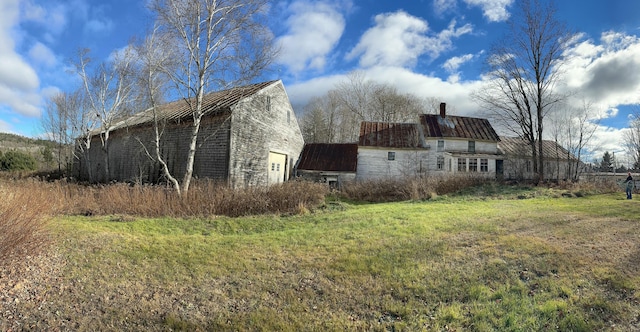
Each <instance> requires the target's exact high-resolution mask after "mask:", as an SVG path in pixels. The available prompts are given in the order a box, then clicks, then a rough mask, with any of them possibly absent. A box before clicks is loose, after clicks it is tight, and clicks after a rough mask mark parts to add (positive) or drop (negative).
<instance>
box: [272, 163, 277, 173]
mask: <svg viewBox="0 0 640 332" xmlns="http://www.w3.org/2000/svg"><path fill="white" fill-rule="evenodd" d="M271 170H272V171H275V170H276V163H271Z"/></svg>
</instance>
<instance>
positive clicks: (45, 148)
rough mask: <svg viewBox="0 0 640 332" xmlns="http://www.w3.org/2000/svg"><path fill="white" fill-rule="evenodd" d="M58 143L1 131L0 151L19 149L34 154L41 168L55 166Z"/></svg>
mask: <svg viewBox="0 0 640 332" xmlns="http://www.w3.org/2000/svg"><path fill="white" fill-rule="evenodd" d="M57 149H58V144H57V143H56V142H54V141H51V140H45V139H35V138H29V137H24V136H20V135H16V134H10V133H0V152H1V153H5V152H7V151H11V150H17V151H21V152H25V153H28V154H29V155H31V156H33V157H34V159H35V160H36V162H37V167H38V169H40V170H46V169H50V168H52V167H54V166H55V161H56V155H57V153H56V152H55V151H57Z"/></svg>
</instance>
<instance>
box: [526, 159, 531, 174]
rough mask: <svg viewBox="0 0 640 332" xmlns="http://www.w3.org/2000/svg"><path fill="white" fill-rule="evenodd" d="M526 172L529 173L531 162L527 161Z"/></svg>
mask: <svg viewBox="0 0 640 332" xmlns="http://www.w3.org/2000/svg"><path fill="white" fill-rule="evenodd" d="M526 167H527V172H531V160H527V165H526Z"/></svg>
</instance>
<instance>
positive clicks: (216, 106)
mask: <svg viewBox="0 0 640 332" xmlns="http://www.w3.org/2000/svg"><path fill="white" fill-rule="evenodd" d="M280 82H281V81H280V80H273V81H267V82H262V83H256V84H249V85H245V86H240V87H235V88H231V89H227V90H222V91H216V92H211V93H207V94H205V95H204V96H203V100H202V110H203V113H204V114H205V115H207V114H214V113H218V112H221V111H225V110H230V109H231V107H233V106H235V105H236V104H238V102H240V101H241V100H242V99H244V98H247V97H249V96H252V95H254V94H256V93H258V92H259V91H261V90H262V89H264V88H266V87H268V86H270V85H272V84H274V83H280ZM193 103H195V98H191V99H178V100H175V101H172V102H169V103H166V104H162V105H160V106H158V107H157V108H156V114H157V116H158V118H159V119H161V120H173V121H179V120H182V119H186V118H189V119H190V118H191V114H192V113H191V109H192V108H191V105H192V104H193ZM194 106H195V105H194ZM152 121H153V109H152V108H149V109H147V110H144V111H142V112H140V113H136V114H134V115H132V116H130V117H128V118H125V119H123V120H120V121H118V122H116V123H114V124H113V125H112V126H111V130H116V129H120V128H125V127H133V126H138V125H143V124H147V123H151V122H152Z"/></svg>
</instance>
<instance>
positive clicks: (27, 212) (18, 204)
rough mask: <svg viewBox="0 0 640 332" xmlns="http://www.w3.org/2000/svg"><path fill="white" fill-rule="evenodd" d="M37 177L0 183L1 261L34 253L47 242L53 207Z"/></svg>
mask: <svg viewBox="0 0 640 332" xmlns="http://www.w3.org/2000/svg"><path fill="white" fill-rule="evenodd" d="M40 188H41V187H40V183H39V182H37V181H20V182H10V183H0V264H2V263H4V262H5V261H8V260H10V259H11V258H14V259H15V258H17V257H20V256H27V255H34V254H36V253H37V252H38V250H39V249H42V248H44V247H45V244H46V243H47V242H48V236H47V231H46V223H47V221H48V218H49V217H50V216H51V213H52V211H53V209H54V207H53V205H52V202H51V199H50V193H49V192H47V191H43V190H41V189H40Z"/></svg>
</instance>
